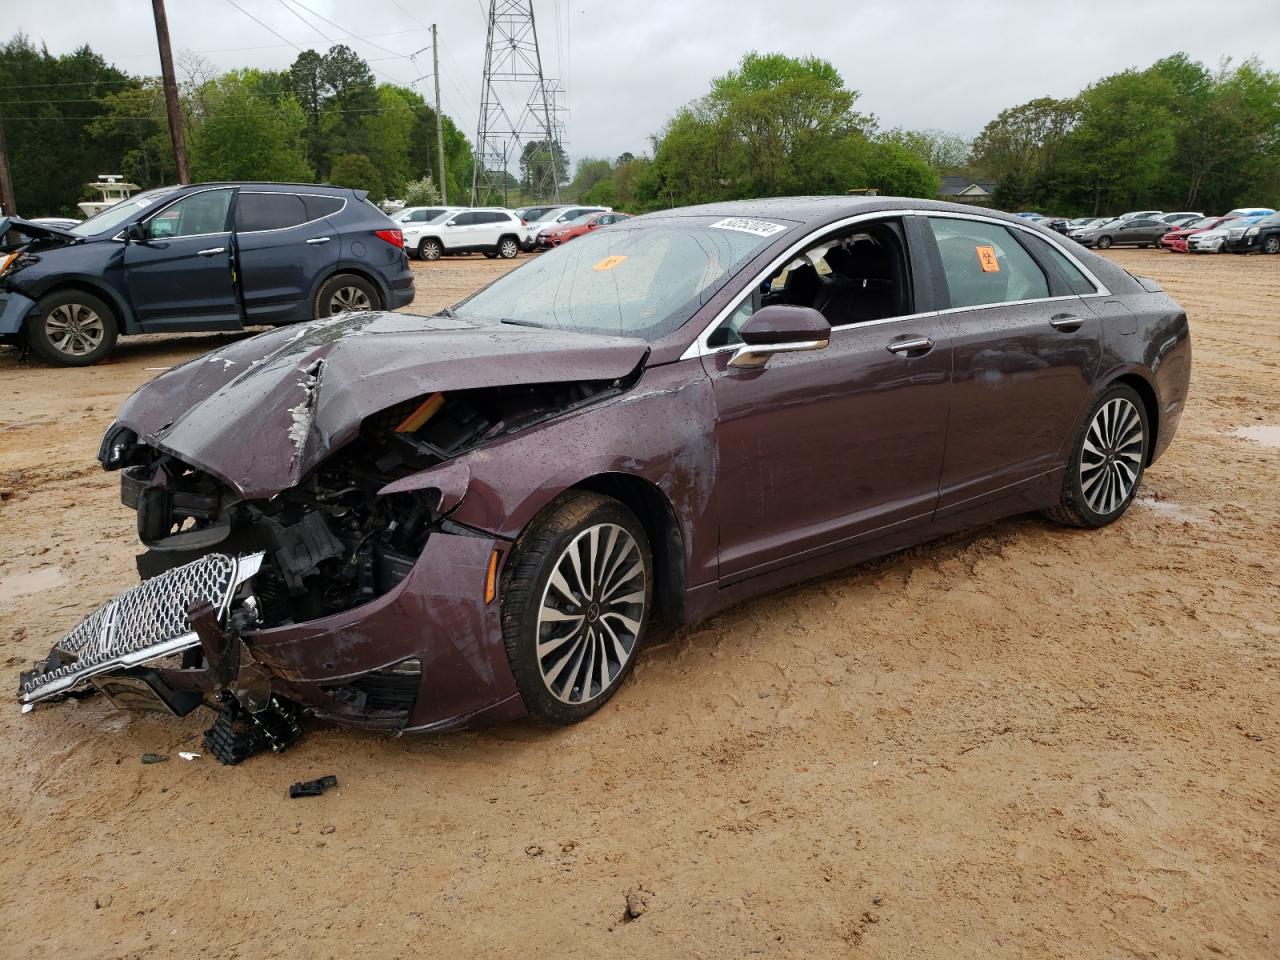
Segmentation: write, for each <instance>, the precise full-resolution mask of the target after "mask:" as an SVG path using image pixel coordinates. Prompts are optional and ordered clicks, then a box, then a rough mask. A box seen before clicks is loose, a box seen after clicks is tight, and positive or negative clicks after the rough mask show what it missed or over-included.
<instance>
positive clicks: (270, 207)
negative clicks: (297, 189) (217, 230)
mask: <svg viewBox="0 0 1280 960" xmlns="http://www.w3.org/2000/svg"><path fill="white" fill-rule="evenodd" d="M306 219H307V211H306V209H305V208H304V207H303V206H302V200H301V198H300V197H298V196H297V195H295V194H292V193H244V192H243V191H241V193H240V196H239V197H238V198H237V199H236V229H237V230H239V231H240V232H241V233H252V232H253V231H255V230H282V229H284V228H285V227H296V226H297V225H298V224H300V223H302V222H304V221H305V220H306Z"/></svg>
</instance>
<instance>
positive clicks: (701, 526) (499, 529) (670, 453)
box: [451, 358, 717, 585]
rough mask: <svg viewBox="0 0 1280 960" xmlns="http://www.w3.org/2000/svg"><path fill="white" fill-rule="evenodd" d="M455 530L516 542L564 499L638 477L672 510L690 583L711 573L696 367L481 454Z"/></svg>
mask: <svg viewBox="0 0 1280 960" xmlns="http://www.w3.org/2000/svg"><path fill="white" fill-rule="evenodd" d="M457 462H459V463H464V464H465V465H466V467H467V468H468V470H469V471H470V476H471V482H470V486H469V487H468V489H467V492H466V496H465V498H464V499H463V500H462V501H461V503H460V504H459V505H458V508H457V510H455V511H454V513H453V514H452V517H451V518H452V519H453V520H455V521H457V522H458V523H462V524H465V525H467V526H470V527H474V528H476V529H479V530H484V531H486V532H488V533H491V534H493V535H495V536H498V537H502V538H504V539H514V538H515V537H517V536H519V534H520V531H522V530H523V529H524V528H525V527H526V526H527V525H528V524H529V521H531V520H532V519H533V518H534V517H535V516H537V514H538V513H539V512H540V511H541V510H542V509H543V508H545V507H546V506H547V505H548V504H549V503H551V501H552V500H554V499H555V498H556V497H558V496H559V495H560V494H562V493H563V492H564V491H566V490H568V489H570V488H572V487H574V486H577V485H579V484H581V483H582V482H583V481H585V480H587V479H589V478H592V477H598V476H601V475H605V474H623V475H627V476H634V477H639V478H641V479H644V480H647V481H649V482H650V483H652V484H653V485H654V486H656V487H657V488H658V489H659V490H660V491H662V493H663V495H664V496H665V497H666V498H667V500H668V502H669V503H670V504H671V507H672V510H673V511H674V513H675V517H676V522H677V523H678V524H679V526H680V534H681V538H682V540H683V543H684V550H685V562H686V564H687V571H688V582H689V584H690V585H697V584H700V583H703V582H706V581H708V580H711V579H714V577H715V571H716V540H717V535H716V524H717V520H716V506H715V496H714V493H715V480H716V463H717V459H716V448H715V401H714V398H713V396H712V392H711V382H710V380H708V379H707V377H706V374H705V372H704V371H703V369H702V365H701V363H700V362H699V361H698V360H697V359H696V358H694V359H691V360H685V361H680V362H678V363H673V364H667V365H664V366H660V367H655V368H650V369H648V370H646V371H645V372H644V374H643V375H642V377H641V379H640V381H639V382H638V383H637V384H636V385H635V386H634V387H633V388H632V389H631V390H629V391H627V393H625V394H623V395H622V396H620V397H617V398H615V399H613V400H608V401H605V402H603V403H599V404H596V405H593V406H590V407H587V408H585V409H583V410H581V411H578V412H576V413H574V414H571V415H569V416H567V417H562V418H559V419H556V420H552V421H549V422H547V423H545V424H541V425H539V426H537V427H534V428H532V429H529V430H527V431H525V432H523V433H520V434H516V435H514V436H512V437H509V438H506V439H504V440H501V441H498V442H496V443H492V444H489V445H487V446H484V447H480V448H478V449H476V450H474V451H472V452H471V453H469V454H466V455H464V456H463V457H461V458H459V460H458V461H457Z"/></svg>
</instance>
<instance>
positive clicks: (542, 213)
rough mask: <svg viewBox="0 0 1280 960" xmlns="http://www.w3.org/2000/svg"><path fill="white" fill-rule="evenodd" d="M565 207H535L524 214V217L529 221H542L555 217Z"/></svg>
mask: <svg viewBox="0 0 1280 960" xmlns="http://www.w3.org/2000/svg"><path fill="white" fill-rule="evenodd" d="M563 209H564V207H533V208H531V209H530V210H529V212H528V213H526V214H525V215H524V219H525V221H526V222H528V223H542V222H543V221H545V220H553V219H555V215H556V214H558V213H559V212H560V211H561V210H563Z"/></svg>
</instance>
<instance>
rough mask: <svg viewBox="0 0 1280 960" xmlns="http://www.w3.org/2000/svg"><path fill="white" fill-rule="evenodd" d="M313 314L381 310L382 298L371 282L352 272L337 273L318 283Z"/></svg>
mask: <svg viewBox="0 0 1280 960" xmlns="http://www.w3.org/2000/svg"><path fill="white" fill-rule="evenodd" d="M315 306H316V308H315V316H316V318H317V319H319V318H321V317H332V316H335V315H337V314H339V313H366V312H368V311H369V310H381V309H382V300H381V298H380V297H379V296H378V291H377V290H376V289H374V286H373V284H371V283H370V282H369V281H368V280H366V279H364V277H357V276H356V275H355V274H354V273H338V274H335V275H334V276H332V277H330V278H329V279H328V280H326V281H325V282H324V283H322V284H321V285H320V292H319V293H318V294H316V305H315Z"/></svg>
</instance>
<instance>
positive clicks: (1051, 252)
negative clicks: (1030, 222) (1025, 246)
mask: <svg viewBox="0 0 1280 960" xmlns="http://www.w3.org/2000/svg"><path fill="white" fill-rule="evenodd" d="M1027 236H1028V238H1029V239H1030V240H1031V242H1032V243H1033V244H1034V245H1035V249H1036V250H1039V251H1040V253H1041V255H1042V256H1045V257H1047V258H1048V259H1050V260H1052V261H1053V263H1054V266H1056V267H1057V268H1058V272H1059V273H1061V274H1062V279H1063V280H1065V281H1066V282H1067V288H1068V289H1069V290H1070V291H1071V292H1072V293H1076V294H1081V295H1084V294H1089V293H1097V292H1098V288H1097V287H1095V286H1094V285H1093V281H1091V280H1090V279H1089V278H1088V277H1086V276H1085V275H1084V274H1083V273H1082V272H1081V271H1080V268H1079V267H1077V266H1076V265H1075V264H1074V263H1072V262H1071V261H1070V260H1068V259H1067V255H1066V254H1065V253H1063V252H1062V251H1061V250H1059V249H1058V248H1057V247H1055V246H1054V245H1053V244H1052V243H1050V242H1049V241H1048V240H1045V239H1043V238H1042V237H1037V236H1036V235H1035V234H1028V235H1027Z"/></svg>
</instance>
